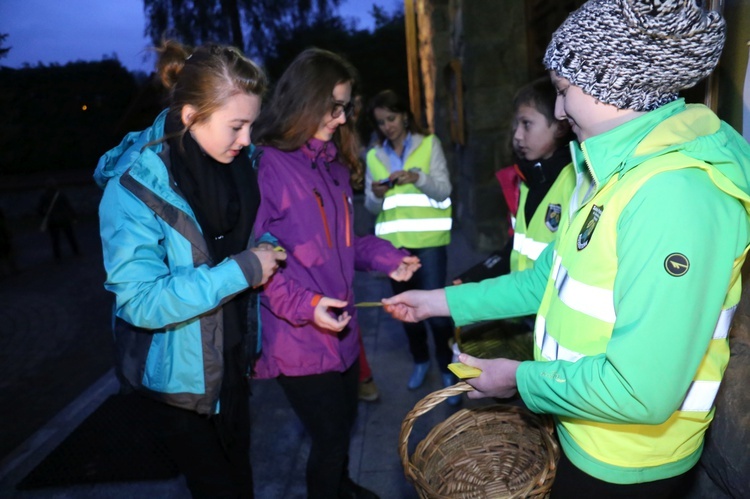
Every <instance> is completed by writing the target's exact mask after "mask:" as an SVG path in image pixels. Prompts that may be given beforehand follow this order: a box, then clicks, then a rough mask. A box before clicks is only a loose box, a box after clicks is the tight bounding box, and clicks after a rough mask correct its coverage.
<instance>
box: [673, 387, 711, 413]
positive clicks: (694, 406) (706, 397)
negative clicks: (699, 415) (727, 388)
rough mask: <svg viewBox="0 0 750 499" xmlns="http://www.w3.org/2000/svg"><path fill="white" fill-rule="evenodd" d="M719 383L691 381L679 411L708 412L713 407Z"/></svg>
mask: <svg viewBox="0 0 750 499" xmlns="http://www.w3.org/2000/svg"><path fill="white" fill-rule="evenodd" d="M720 385H721V382H720V381H693V382H692V383H691V384H690V389H688V392H687V395H685V400H684V401H683V402H682V405H681V406H680V410H681V411H686V412H708V411H710V410H711V408H712V407H713V406H714V400H715V399H716V394H717V393H719V386H720Z"/></svg>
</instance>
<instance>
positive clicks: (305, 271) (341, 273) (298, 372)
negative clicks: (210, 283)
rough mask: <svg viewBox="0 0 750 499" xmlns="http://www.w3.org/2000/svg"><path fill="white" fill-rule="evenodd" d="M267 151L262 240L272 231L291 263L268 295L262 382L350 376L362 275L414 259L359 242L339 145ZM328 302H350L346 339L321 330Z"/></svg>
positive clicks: (259, 371)
mask: <svg viewBox="0 0 750 499" xmlns="http://www.w3.org/2000/svg"><path fill="white" fill-rule="evenodd" d="M261 150H262V151H263V152H262V156H261V158H260V164H259V167H258V183H259V185H260V191H261V203H260V208H259V211H258V215H257V217H256V219H255V231H256V232H255V233H256V234H264V233H266V232H270V233H271V234H272V235H273V236H274V237H276V238H277V239H278V240H279V244H280V245H281V246H283V247H284V248H285V249H286V251H287V255H288V257H287V260H286V265H285V266H284V267H283V268H281V269H279V271H278V272H277V273H276V274H275V275H274V276H273V277H272V278H271V280H270V281H269V282H268V284H266V286H265V289H264V291H263V293H262V295H261V304H262V305H263V306H262V307H261V320H262V324H263V332H262V338H263V339H262V353H261V357H260V360H259V361H258V363H257V365H256V377H258V378H274V377H276V376H278V375H280V374H285V375H287V376H304V375H309V374H320V373H324V372H331V371H339V372H342V371H344V370H346V369H348V368H349V367H350V366H351V365H352V364H353V363H354V361H355V360H357V356H358V355H359V339H358V336H359V334H360V332H359V325H358V324H357V312H356V310H355V309H354V307H353V305H354V303H355V298H354V291H353V283H354V271H355V269H356V270H364V271H370V270H377V271H381V272H385V273H390V272H392V271H393V270H395V269H396V268H397V267H398V265H399V264H400V262H401V260H402V259H403V257H404V256H405V255H408V252H406V251H405V250H397V249H396V248H394V247H393V245H391V243H390V242H388V241H385V240H384V239H380V238H378V237H375V236H363V237H356V236H355V235H354V220H353V218H354V207H353V205H352V188H351V185H350V183H349V170H348V169H347V168H346V167H344V165H342V164H341V163H340V162H339V161H338V159H337V155H336V146H335V145H334V144H333V142H322V141H320V140H317V139H311V140H310V141H308V142H307V143H306V144H305V145H303V146H302V147H301V148H300V149H298V150H296V151H291V152H285V151H280V150H279V149H276V148H274V147H270V146H266V147H261ZM320 296H328V297H331V298H337V299H340V300H345V301H347V302H348V305H347V307H346V310H348V311H349V314H350V315H351V316H352V320H351V321H350V322H349V324H348V326H347V327H346V328H345V329H344V330H343V331H341V332H340V333H334V332H332V331H328V330H324V329H320V328H318V327H317V326H315V324H313V310H314V307H315V304H316V303H317V302H318V300H319V298H320Z"/></svg>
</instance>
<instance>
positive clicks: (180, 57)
mask: <svg viewBox="0 0 750 499" xmlns="http://www.w3.org/2000/svg"><path fill="white" fill-rule="evenodd" d="M157 53H158V60H157V63H156V67H157V72H158V75H159V78H160V79H161V82H162V84H163V85H164V86H165V87H166V88H167V90H169V112H170V114H172V113H177V114H176V116H180V113H181V112H182V108H183V107H184V106H186V105H188V104H189V105H191V106H193V107H194V108H195V109H196V113H195V115H194V117H193V120H192V121H191V122H190V123H188V124H187V125H186V126H185V128H184V129H183V130H182V131H181V132H180V134H184V133H185V132H186V131H187V130H188V128H190V126H191V125H193V124H195V123H201V122H203V121H205V120H207V119H208V118H209V117H210V116H211V114H213V113H214V112H215V111H216V110H217V109H219V108H220V107H221V106H223V105H224V103H225V102H226V101H227V99H229V98H230V97H232V96H233V95H236V94H238V93H245V94H254V95H258V96H262V95H263V94H264V93H265V91H266V86H267V79H266V75H265V73H264V72H263V70H262V69H260V67H258V66H257V65H256V64H255V63H254V62H253V61H251V60H250V59H248V58H247V57H245V56H244V55H242V52H240V51H239V50H238V49H236V48H234V47H230V46H224V45H216V44H209V45H204V46H201V47H198V48H195V49H193V48H192V47H189V46H187V45H182V44H181V43H179V42H176V41H173V40H166V41H164V42H163V43H162V45H161V46H160V47H159V48H158V49H157Z"/></svg>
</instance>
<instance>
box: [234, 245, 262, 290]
mask: <svg viewBox="0 0 750 499" xmlns="http://www.w3.org/2000/svg"><path fill="white" fill-rule="evenodd" d="M229 258H231V259H232V260H234V261H235V262H237V264H238V265H239V266H240V269H242V273H243V274H244V275H245V280H246V281H247V283H248V284H249V285H250V286H251V287H254V286H257V285H258V284H260V282H261V280H262V279H263V268H262V267H261V265H260V260H259V259H258V257H257V256H255V253H253V252H252V251H249V250H248V251H243V252H242V253H237V254H236V255H232V256H230V257H229Z"/></svg>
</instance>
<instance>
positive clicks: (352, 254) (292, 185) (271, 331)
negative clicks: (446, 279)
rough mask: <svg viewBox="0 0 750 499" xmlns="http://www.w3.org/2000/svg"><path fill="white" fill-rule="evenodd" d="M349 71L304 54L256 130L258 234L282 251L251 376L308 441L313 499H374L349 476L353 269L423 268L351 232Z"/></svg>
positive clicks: (340, 63) (355, 173)
mask: <svg viewBox="0 0 750 499" xmlns="http://www.w3.org/2000/svg"><path fill="white" fill-rule="evenodd" d="M355 75H356V72H355V70H354V68H353V67H352V66H351V65H350V64H349V63H348V62H347V61H345V60H344V59H342V58H341V57H339V56H338V55H336V54H333V53H331V52H328V51H324V50H319V49H308V50H306V51H304V52H302V53H301V54H300V55H298V56H297V58H296V59H295V60H294V61H293V62H292V63H291V65H290V66H289V67H288V68H287V70H286V71H285V72H284V74H283V75H282V76H281V78H280V80H279V81H278V83H277V84H276V87H275V90H274V93H273V96H272V98H271V103H270V105H268V106H267V107H266V108H265V109H264V110H263V111H262V112H261V116H260V117H259V119H258V121H257V122H256V125H255V130H254V132H253V140H254V142H257V143H258V144H259V145H261V146H262V147H261V150H262V156H261V158H260V164H259V168H258V183H259V185H260V191H261V204H260V208H259V210H258V215H257V217H256V222H255V230H256V231H257V232H256V233H259V234H262V233H265V232H270V233H271V234H272V235H273V236H275V237H276V238H277V239H278V241H279V244H280V245H281V246H282V247H283V248H285V250H286V251H287V255H288V258H287V260H286V265H285V266H284V268H283V269H280V271H279V272H278V273H277V274H276V276H275V277H274V278H273V279H272V280H270V281H269V282H268V284H267V285H266V287H265V289H264V292H263V295H262V298H261V300H262V308H261V318H262V321H263V335H262V336H263V340H262V355H261V358H260V360H259V361H258V364H257V366H256V374H257V377H258V378H277V379H278V381H279V384H280V385H281V387H282V388H283V390H284V392H285V394H286V396H287V398H288V400H289V402H290V404H291V406H292V407H293V409H294V411H295V413H296V414H297V416H298V417H299V418H300V419H301V420H302V423H303V425H304V426H305V429H306V430H307V432H308V433H309V434H310V436H311V439H312V445H311V449H310V456H309V459H308V462H307V492H308V497H309V498H326V499H328V498H335V497H357V498H372V497H377V496H376V495H375V494H374V493H372V492H370V491H369V490H367V489H365V488H363V487H361V486H359V485H357V484H356V483H354V482H353V481H352V480H351V478H350V477H349V472H348V460H349V458H348V456H349V438H350V431H351V428H352V425H353V423H354V419H355V417H356V410H357V386H358V377H359V335H360V331H359V325H358V324H357V316H356V312H355V309H354V295H353V282H354V272H355V270H364V271H369V270H376V271H381V272H385V273H386V274H388V275H389V276H390V277H391V278H392V279H395V280H406V279H409V278H410V277H411V275H412V274H413V273H414V271H415V270H416V269H417V268H419V259H418V258H417V257H414V256H410V255H409V254H408V253H407V252H406V251H403V250H397V249H396V248H394V247H393V246H392V245H391V243H390V242H388V241H385V240H383V239H380V238H377V237H375V236H363V237H357V236H355V235H354V230H353V229H354V223H353V214H354V209H353V205H352V187H351V184H352V183H353V182H354V183H357V182H359V183H361V181H362V177H363V173H362V167H361V165H360V163H359V161H358V159H357V151H358V147H357V146H358V144H357V139H356V133H355V130H354V126H353V122H352V121H351V119H350V118H351V116H352V110H353V104H352V95H353V92H352V91H353V89H354V86H355V84H356V76H355Z"/></svg>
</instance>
